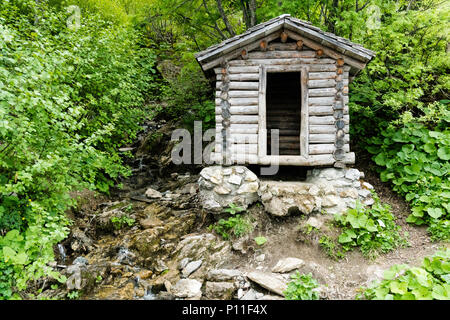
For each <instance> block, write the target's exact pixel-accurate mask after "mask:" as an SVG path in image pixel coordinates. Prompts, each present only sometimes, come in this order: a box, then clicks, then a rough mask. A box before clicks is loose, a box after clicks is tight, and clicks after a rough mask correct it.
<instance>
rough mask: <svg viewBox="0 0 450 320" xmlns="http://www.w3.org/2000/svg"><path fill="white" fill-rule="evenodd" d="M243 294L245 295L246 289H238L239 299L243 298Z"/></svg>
mask: <svg viewBox="0 0 450 320" xmlns="http://www.w3.org/2000/svg"><path fill="white" fill-rule="evenodd" d="M243 296H244V290H242V289H238V291H237V298H238V300H241V299H242V297H243Z"/></svg>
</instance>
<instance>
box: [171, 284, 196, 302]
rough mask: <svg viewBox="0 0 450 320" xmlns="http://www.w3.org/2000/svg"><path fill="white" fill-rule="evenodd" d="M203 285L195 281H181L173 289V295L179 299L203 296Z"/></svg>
mask: <svg viewBox="0 0 450 320" xmlns="http://www.w3.org/2000/svg"><path fill="white" fill-rule="evenodd" d="M201 288H202V283H201V282H200V281H198V280H194V279H181V280H179V281H178V282H177V283H176V284H175V285H174V286H173V287H172V288H171V293H172V294H173V295H174V296H176V297H178V298H193V297H198V296H201V294H202V292H201Z"/></svg>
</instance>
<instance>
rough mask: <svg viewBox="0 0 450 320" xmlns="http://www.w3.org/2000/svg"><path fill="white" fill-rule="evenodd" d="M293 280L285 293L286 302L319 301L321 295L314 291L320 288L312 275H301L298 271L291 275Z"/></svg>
mask: <svg viewBox="0 0 450 320" xmlns="http://www.w3.org/2000/svg"><path fill="white" fill-rule="evenodd" d="M291 279H292V280H291V281H290V282H289V283H288V285H287V289H286V290H285V291H284V298H285V299H286V300H319V293H318V292H317V290H314V289H316V288H318V287H319V284H318V283H317V281H316V279H314V278H313V277H312V274H311V273H309V274H300V272H298V271H297V272H296V273H295V274H293V275H291Z"/></svg>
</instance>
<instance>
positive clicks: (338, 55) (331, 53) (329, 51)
mask: <svg viewBox="0 0 450 320" xmlns="http://www.w3.org/2000/svg"><path fill="white" fill-rule="evenodd" d="M286 32H287V34H288V36H289V38H292V39H294V40H302V41H303V44H304V45H306V46H308V47H310V48H312V49H314V50H322V51H323V53H324V54H325V55H327V56H329V57H331V58H334V59H339V58H342V59H344V60H345V62H346V63H347V64H348V65H350V66H352V67H355V68H357V69H359V70H362V69H364V67H365V66H366V63H364V62H361V61H358V60H356V59H354V58H351V57H349V56H348V55H344V54H342V53H339V52H336V51H335V50H333V49H330V48H327V47H325V46H323V45H321V44H319V43H317V42H315V41H313V40H310V39H308V38H305V37H303V36H301V35H299V34H297V33H295V32H292V31H290V30H286Z"/></svg>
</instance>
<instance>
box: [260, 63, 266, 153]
mask: <svg viewBox="0 0 450 320" xmlns="http://www.w3.org/2000/svg"><path fill="white" fill-rule="evenodd" d="M266 87H267V72H266V68H265V67H264V66H260V67H259V93H258V95H259V109H258V112H259V114H258V120H259V121H258V156H259V157H262V156H265V155H267V129H266Z"/></svg>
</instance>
